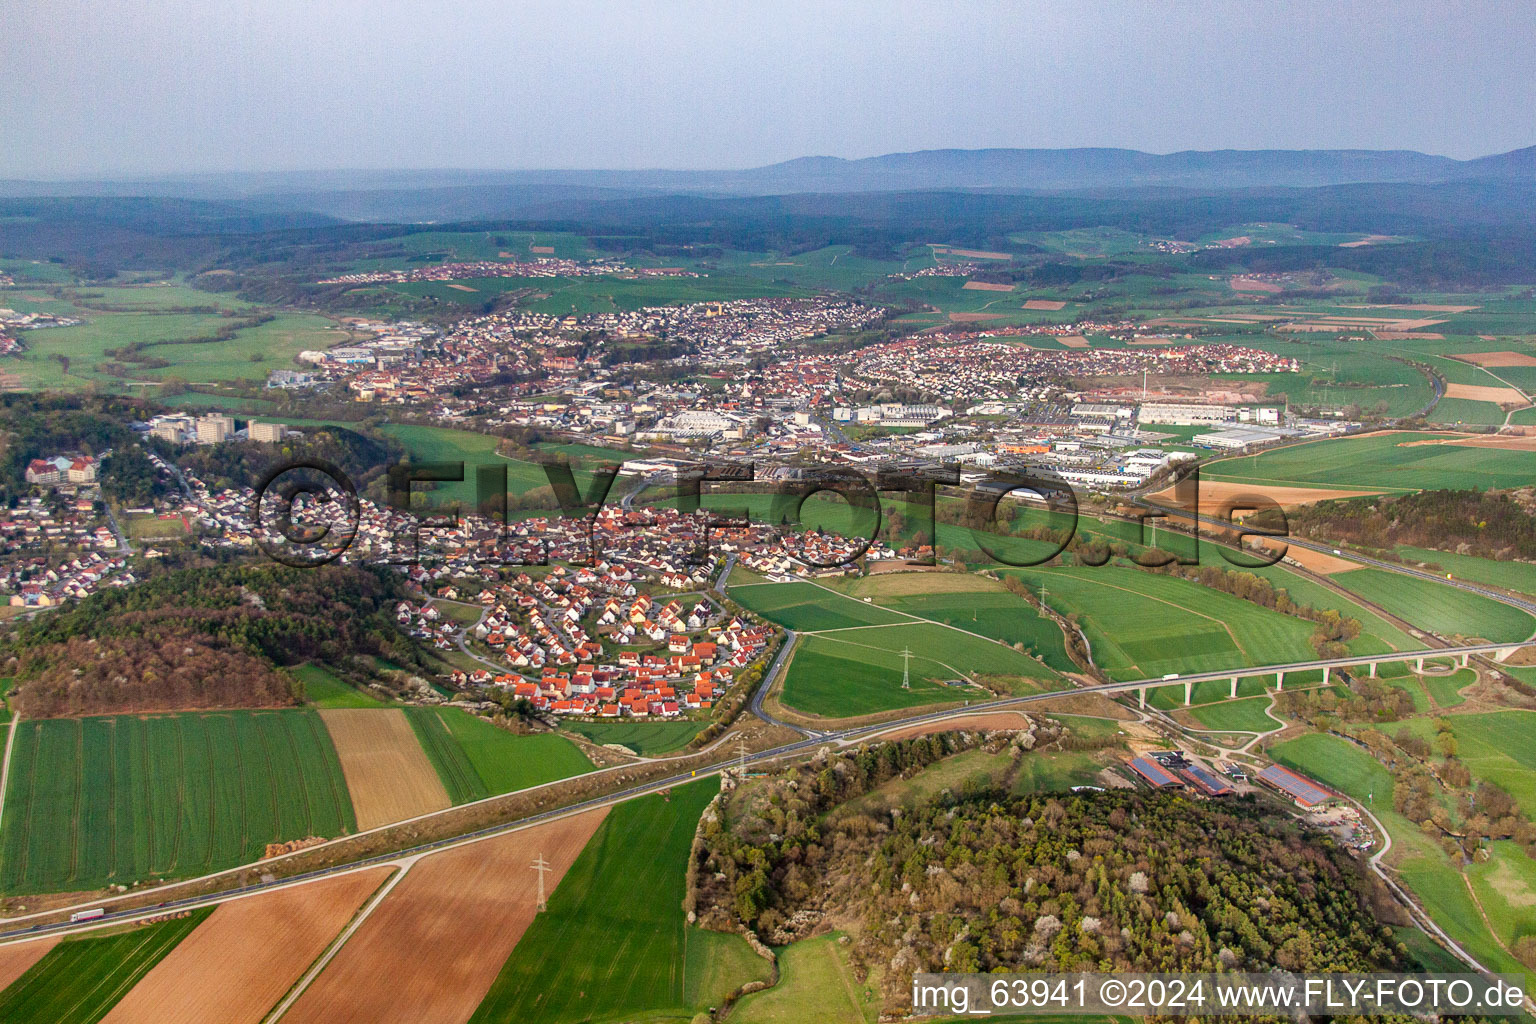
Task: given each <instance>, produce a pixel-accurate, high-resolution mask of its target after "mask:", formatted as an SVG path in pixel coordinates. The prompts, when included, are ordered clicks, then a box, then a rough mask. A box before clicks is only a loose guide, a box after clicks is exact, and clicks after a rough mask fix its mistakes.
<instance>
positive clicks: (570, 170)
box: [0, 142, 1536, 187]
mask: <svg viewBox="0 0 1536 1024" xmlns="http://www.w3.org/2000/svg"><path fill="white" fill-rule="evenodd" d="M1527 149H1536V142H1530V143H1526V144H1523V145H1517V146H1513V147H1511V148H1509V149H1501V150H1497V151H1494V152H1488V153H1475V154H1473V155H1471V156H1467V157H1455V156H1450V155H1448V154H1445V153H1435V152H1428V151H1425V150H1419V149H1407V148H1404V147H1392V146H1389V147H1384V148H1379V149H1362V148H1359V147H1339V148H1326V149H1319V148H1295V149H1275V148H1270V147H1256V148H1251V149H1250V148H1241V147H1234V146H1225V147H1218V148H1215V149H1193V148H1182V149H1172V150H1167V151H1153V150H1145V149H1135V148H1132V147H1126V146H1051V147H1037V146H987V147H965V146H942V147H937V148H933V149H909V150H891V151H889V152H884V153H873V154H870V155H868V156H856V157H844V156H834V155H831V154H828V153H808V154H804V155H802V156H794V157H789V158H787V159H784V160H775V161H773V162H771V163H766V164H753V165H750V166H747V165H743V166H736V167H698V166H693V167H685V166H681V165H678V166H655V167H602V166H586V167H576V166H570V167H558V166H540V167H533V166H529V167H515V166H510V165H486V166H471V165H458V166H452V165H443V166H436V167H433V166H420V167H382V166H363V165H357V166H337V167H292V168H281V169H270V170H256V169H249V168H246V169H233V170H221V171H183V172H178V171H142V172H127V171H125V172H119V173H113V172H107V173H103V174H100V175H79V174H39V175H11V176H0V181H12V182H38V183H69V182H82V183H85V182H124V183H126V182H134V181H161V182H168V181H179V180H196V179H201V178H237V177H284V176H299V175H349V174H351V175H370V174H376V175H388V174H395V175H425V174H444V175H451V174H464V175H481V174H484V175H492V174H732V173H743V172H748V171H760V170H764V169H767V168H771V167H782V166H787V165H790V164H795V163H802V162H813V161H839V162H842V163H860V162H863V161H867V160H880V159H885V158H889V157H902V156H922V155H927V154H934V153H957V154H958V153H964V154H978V153H1071V152H1090V151H1097V152H1117V153H1133V154H1137V155H1141V156H1153V157H1172V156H1185V155H1192V154H1199V155H1213V154H1222V153H1248V154H1252V153H1366V154H1372V155H1385V154H1406V155H1413V156H1423V157H1429V158H1432V159H1444V160H1454V161H1457V162H1459V163H1469V162H1471V161H1474V160H1481V159H1486V158H1489V157H1498V156H1507V155H1509V154H1511V153H1518V152H1521V151H1523V150H1527ZM597 187H600V186H597Z"/></svg>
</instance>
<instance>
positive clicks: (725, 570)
mask: <svg viewBox="0 0 1536 1024" xmlns="http://www.w3.org/2000/svg"><path fill="white" fill-rule="evenodd" d="M734 568H736V552H734V551H732V552H731V553H730V554H728V555H726V556H725V565H724V567H722V568H721V570H720V578H719V579H717V580H715V593H717V594H719V595H720V596H721V597H724V596H725V588H726V584H727V583H729V582H730V579H731V570H732V569H734Z"/></svg>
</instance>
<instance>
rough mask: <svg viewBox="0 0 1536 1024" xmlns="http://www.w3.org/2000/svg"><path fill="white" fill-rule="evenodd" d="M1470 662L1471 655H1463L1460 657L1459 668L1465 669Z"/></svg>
mask: <svg viewBox="0 0 1536 1024" xmlns="http://www.w3.org/2000/svg"><path fill="white" fill-rule="evenodd" d="M1471 660H1472V655H1470V654H1463V655H1462V656H1461V667H1462V668H1466V667H1467V662H1469V661H1471Z"/></svg>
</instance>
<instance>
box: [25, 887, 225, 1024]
mask: <svg viewBox="0 0 1536 1024" xmlns="http://www.w3.org/2000/svg"><path fill="white" fill-rule="evenodd" d="M211 913H213V908H211V907H209V908H205V909H203V910H194V911H192V913H191V914H189V915H188V916H187V917H183V918H177V919H175V920H171V921H161V922H159V923H157V924H151V925H144V926H143V927H138V928H135V927H128V928H125V929H123V930H121V931H111V932H108V933H107V934H103V935H92V936H88V937H86V938H79V939H67V940H65V941H64V942H61V943H59V944H58V945H57V946H55V947H53V948H52V949H50V950H49V951H48V952H47V953H45V954H44V955H43V958H42V959H41V960H39V961H38V962H37V963H35V964H33V965H32V967H31V969H30V970H28V971H27V972H26V973H25V974H23V975H22V976H21V977H20V978H17V979H16V981H15V982H14V983H13V984H12V985H11V986H10V988H7V989H6V990H5V991H4V992H0V1020H5V1021H17V1022H20V1021H36V1022H39V1024H41V1022H44V1021H46V1022H47V1024H96V1022H97V1021H99V1020H101V1019H102V1018H103V1017H105V1016H106V1015H107V1013H108V1012H109V1011H110V1010H111V1009H112V1007H114V1006H116V1005H117V1003H118V1001H119V1000H121V999H122V998H123V996H125V995H127V994H128V991H129V990H130V989H132V988H133V986H134V985H136V984H138V982H139V980H140V979H141V978H143V977H144V975H146V974H148V973H149V972H150V969H151V968H153V967H154V966H155V964H157V963H159V962H160V961H161V960H162V959H163V958H164V957H165V955H166V954H167V953H169V952H170V951H171V950H173V949H175V948H176V945H177V944H178V943H179V942H181V940H182V939H184V938H186V937H187V936H188V935H190V934H192V930H193V929H194V928H196V927H197V926H198V925H200V924H202V923H203V920H204V919H205V918H206V917H207V916H208V915H209V914H211Z"/></svg>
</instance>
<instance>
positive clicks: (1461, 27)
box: [0, 0, 1536, 177]
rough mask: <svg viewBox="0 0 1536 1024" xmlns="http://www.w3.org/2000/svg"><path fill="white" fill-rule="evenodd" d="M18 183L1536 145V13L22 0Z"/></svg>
mask: <svg viewBox="0 0 1536 1024" xmlns="http://www.w3.org/2000/svg"><path fill="white" fill-rule="evenodd" d="M0 69H3V71H0V176H10V177H16V176H60V175H67V176H89V175H111V174H140V173H156V172H201V171H228V170H296V169H331V168H428V167H430V168H446V167H461V168H507V169H510V168H642V167H645V168H651V167H665V168H735V167H752V166H758V165H761V164H765V163H772V162H774V161H778V160H785V159H790V158H793V157H797V156H807V155H831V156H843V157H861V156H873V155H877V154H881V153H889V152H900V151H906V150H916V149H934V148H942V147H962V148H979V147H992V146H1018V147H1067V146H1123V147H1128V148H1134V149H1143V150H1148V151H1152V152H1159V153H1165V152H1171V151H1174V150H1181V149H1223V148H1234V149H1258V148H1284V149H1302V148H1367V149H1417V150H1422V151H1424V152H1429V153H1439V154H1444V155H1448V156H1455V157H1463V158H1464V157H1471V156H1480V155H1484V154H1488V153H1494V152H1501V151H1504V150H1508V149H1514V148H1518V147H1522V146H1528V145H1531V144H1532V143H1536V129H1533V126H1536V116H1533V111H1536V2H1530V0H1513V2H1494V0H1488V2H1482V3H1464V4H1450V3H1435V4H1424V3H1413V2H1408V0H1395V2H1392V3H1385V2H1382V0H1370V2H1367V3H1355V2H1341V0H1334V2H1328V3H1321V2H1318V3H1303V2H1297V0H1283V2H1282V0H1272V2H1262V3H1250V2H1245V0H1232V2H1230V3H1181V2H1178V0H1158V2H1154V3H1146V4H1139V3H1131V2H1120V3H1104V4H1091V3H1088V2H1085V0H1067V2H1062V3H1055V2H1049V3H1037V2H1018V3H1003V2H998V3H965V2H955V0H950V2H942V3H905V2H900V0H866V2H862V3H857V4H855V3H838V2H835V0H804V2H803V0H774V2H773V3H764V4H751V5H749V4H746V3H739V2H730V0H711V2H704V3H691V2H687V3H685V2H676V3H645V2H633V3H618V2H615V3H611V4H607V3H586V2H582V0H558V2H553V3H545V2H542V0H486V2H480V0H473V2H467V0H446V2H436V0H366V2H360V0H358V2H354V0H110V2H106V3H103V2H99V0H98V2H87V0H0Z"/></svg>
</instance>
